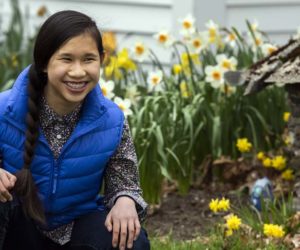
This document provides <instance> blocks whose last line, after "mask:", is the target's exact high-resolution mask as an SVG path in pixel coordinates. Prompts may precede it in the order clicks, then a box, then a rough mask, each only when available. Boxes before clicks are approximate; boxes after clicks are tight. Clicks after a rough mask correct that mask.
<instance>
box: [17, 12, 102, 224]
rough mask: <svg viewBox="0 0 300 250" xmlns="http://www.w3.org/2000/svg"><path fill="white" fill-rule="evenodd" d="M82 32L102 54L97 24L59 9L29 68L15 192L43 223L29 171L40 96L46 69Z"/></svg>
mask: <svg viewBox="0 0 300 250" xmlns="http://www.w3.org/2000/svg"><path fill="white" fill-rule="evenodd" d="M83 33H88V34H90V35H91V36H92V37H93V38H94V40H95V42H96V44H97V47H98V51H99V55H100V57H103V55H104V50H103V44H102V38H101V34H100V32H99V30H98V28H97V25H96V23H95V22H94V21H93V20H92V19H91V18H90V17H88V16H87V15H85V14H83V13H80V12H77V11H71V10H66V11H60V12H57V13H55V14H53V15H51V16H50V17H49V18H48V19H47V20H46V21H45V23H44V24H43V25H42V26H41V28H40V31H39V33H38V35H37V38H36V42H35V46H34V51H33V63H32V65H31V67H30V69H29V76H28V78H29V83H28V113H27V115H26V124H27V130H26V134H25V136H26V138H25V143H24V165H23V168H22V169H21V170H20V171H18V172H17V173H16V177H17V182H16V185H15V187H14V191H15V193H16V195H17V196H18V197H20V198H21V200H22V206H23V210H24V212H25V214H26V215H27V216H29V217H30V218H32V219H34V220H35V221H37V222H39V223H42V224H44V223H45V214H44V209H43V206H42V204H41V201H40V199H39V197H38V193H37V191H38V190H37V187H36V186H35V183H34V180H33V177H32V174H31V171H30V165H31V163H32V161H33V158H34V152H35V145H36V141H37V138H38V136H39V130H38V128H39V110H40V107H39V106H40V97H41V95H42V94H43V90H44V87H45V85H46V84H47V80H48V77H47V74H46V73H45V69H46V67H47V65H48V62H49V60H50V58H51V56H52V55H53V54H54V53H55V52H56V51H57V49H59V48H60V47H61V46H62V45H63V44H64V43H65V42H67V41H68V40H70V39H71V38H73V37H75V36H78V35H80V34H83Z"/></svg>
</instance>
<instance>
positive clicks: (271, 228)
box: [264, 224, 285, 238]
mask: <svg viewBox="0 0 300 250" xmlns="http://www.w3.org/2000/svg"><path fill="white" fill-rule="evenodd" d="M264 234H265V235H266V236H268V237H273V238H282V237H283V236H284V235H285V232H284V230H283V228H282V226H279V225H274V224H264Z"/></svg>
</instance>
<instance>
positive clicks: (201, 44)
mask: <svg viewBox="0 0 300 250" xmlns="http://www.w3.org/2000/svg"><path fill="white" fill-rule="evenodd" d="M187 45H188V48H189V51H191V54H199V53H200V52H201V51H202V50H203V49H205V48H207V45H208V39H207V36H205V33H204V32H201V33H195V34H194V35H193V36H192V37H191V38H190V39H189V40H188V42H187Z"/></svg>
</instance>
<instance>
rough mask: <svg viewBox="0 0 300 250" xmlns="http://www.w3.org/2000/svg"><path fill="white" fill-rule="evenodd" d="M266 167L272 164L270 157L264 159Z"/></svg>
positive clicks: (263, 162)
mask: <svg viewBox="0 0 300 250" xmlns="http://www.w3.org/2000/svg"><path fill="white" fill-rule="evenodd" d="M262 164H263V166H264V167H266V168H269V167H271V166H272V159H271V158H269V157H265V158H264V159H263V161H262Z"/></svg>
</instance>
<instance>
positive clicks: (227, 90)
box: [220, 84, 236, 96]
mask: <svg viewBox="0 0 300 250" xmlns="http://www.w3.org/2000/svg"><path fill="white" fill-rule="evenodd" d="M220 90H221V92H222V93H224V94H225V95H226V96H231V95H232V94H234V93H235V92H236V87H235V86H231V85H229V84H223V85H221V86H220Z"/></svg>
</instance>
